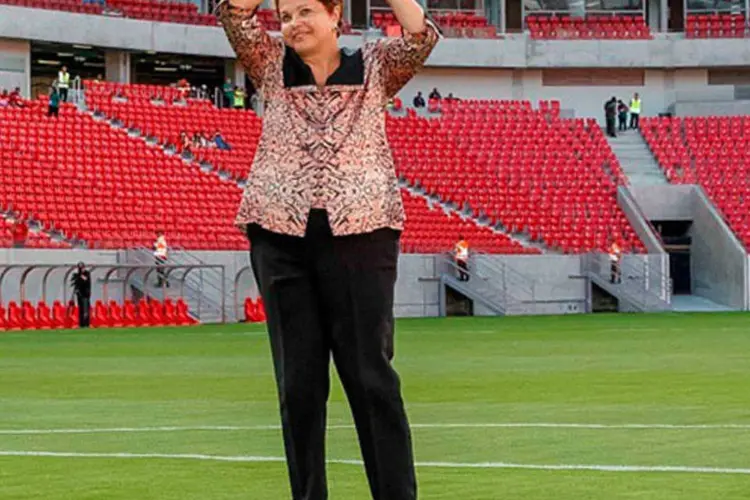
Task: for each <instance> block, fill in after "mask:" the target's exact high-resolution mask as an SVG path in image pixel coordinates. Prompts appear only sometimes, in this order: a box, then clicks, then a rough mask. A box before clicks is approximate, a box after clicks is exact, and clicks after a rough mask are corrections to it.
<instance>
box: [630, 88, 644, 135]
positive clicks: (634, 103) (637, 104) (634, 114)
mask: <svg viewBox="0 0 750 500" xmlns="http://www.w3.org/2000/svg"><path fill="white" fill-rule="evenodd" d="M640 117H641V97H640V96H639V95H638V94H637V93H636V94H633V98H632V99H631V100H630V128H632V129H637V128H638V124H639V123H640Z"/></svg>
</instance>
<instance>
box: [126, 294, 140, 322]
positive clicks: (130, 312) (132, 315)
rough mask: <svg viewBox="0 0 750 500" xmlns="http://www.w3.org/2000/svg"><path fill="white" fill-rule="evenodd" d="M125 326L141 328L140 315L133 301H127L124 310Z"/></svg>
mask: <svg viewBox="0 0 750 500" xmlns="http://www.w3.org/2000/svg"><path fill="white" fill-rule="evenodd" d="M122 319H123V325H124V326H139V325H140V322H139V319H138V313H137V311H136V308H135V304H133V303H132V302H131V301H129V300H126V301H125V307H124V308H123V315H122Z"/></svg>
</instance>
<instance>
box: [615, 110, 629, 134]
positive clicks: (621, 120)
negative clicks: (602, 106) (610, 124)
mask: <svg viewBox="0 0 750 500" xmlns="http://www.w3.org/2000/svg"><path fill="white" fill-rule="evenodd" d="M617 122H618V127H617V129H618V130H627V129H628V114H627V113H620V114H619V115H617Z"/></svg>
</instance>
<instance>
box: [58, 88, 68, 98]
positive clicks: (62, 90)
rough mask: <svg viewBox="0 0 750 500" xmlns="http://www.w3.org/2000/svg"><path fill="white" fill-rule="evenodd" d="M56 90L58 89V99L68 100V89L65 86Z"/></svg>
mask: <svg viewBox="0 0 750 500" xmlns="http://www.w3.org/2000/svg"><path fill="white" fill-rule="evenodd" d="M58 90H59V91H60V100H61V101H62V102H68V89H67V88H65V87H61V88H60V89H58Z"/></svg>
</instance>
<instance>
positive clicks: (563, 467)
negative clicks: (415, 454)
mask: <svg viewBox="0 0 750 500" xmlns="http://www.w3.org/2000/svg"><path fill="white" fill-rule="evenodd" d="M0 457H51V458H119V459H168V460H204V461H216V462H255V463H281V462H285V459H284V458H283V457H262V456H247V455H238V456H225V455H204V454H195V453H191V454H170V453H74V452H54V451H0ZM328 463H330V464H344V465H357V466H361V465H363V463H362V461H361V460H341V459H333V460H328ZM416 466H417V467H419V468H444V469H530V470H545V471H575V470H580V471H597V472H672V473H691V474H743V475H750V469H741V468H729V467H692V466H684V465H591V464H517V463H510V462H417V464H416Z"/></svg>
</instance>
